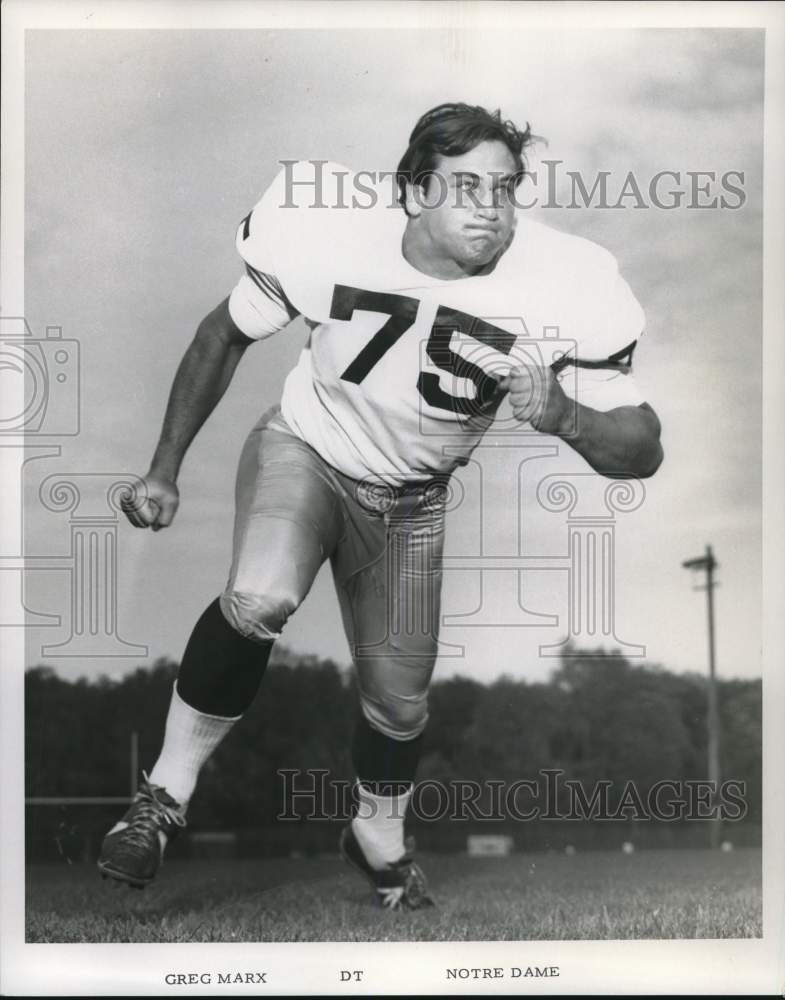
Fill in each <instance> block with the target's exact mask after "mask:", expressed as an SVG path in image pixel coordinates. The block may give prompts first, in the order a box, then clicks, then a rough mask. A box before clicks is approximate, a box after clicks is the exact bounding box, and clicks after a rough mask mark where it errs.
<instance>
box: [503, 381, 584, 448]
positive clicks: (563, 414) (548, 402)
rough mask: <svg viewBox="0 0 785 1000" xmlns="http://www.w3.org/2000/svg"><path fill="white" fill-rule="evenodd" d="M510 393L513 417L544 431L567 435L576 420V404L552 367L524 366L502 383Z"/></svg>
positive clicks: (544, 432)
mask: <svg viewBox="0 0 785 1000" xmlns="http://www.w3.org/2000/svg"><path fill="white" fill-rule="evenodd" d="M499 388H500V389H505V390H507V391H508V392H509V394H510V404H511V405H512V412H513V416H514V417H515V419H516V420H520V421H521V422H522V423H524V422H527V421H528V423H530V424H531V425H532V427H533V428H534V429H535V430H537V431H542V433H543V434H564V433H565V432H566V431H567V430H568V425H571V423H572V419H571V418H572V415H573V410H574V403H573V402H572V400H571V399H570V398H569V396H567V394H566V393H565V392H564V390H563V389H562V387H561V385H560V384H559V381H558V379H557V378H556V376H555V375H554V373H553V370H552V369H551V368H549V367H545V368H541V367H540V366H538V365H522V366H521V367H520V368H514V369H513V370H512V371H511V372H510V374H509V375H506V376H505V377H504V378H503V379H502V380H501V381H500V382H499Z"/></svg>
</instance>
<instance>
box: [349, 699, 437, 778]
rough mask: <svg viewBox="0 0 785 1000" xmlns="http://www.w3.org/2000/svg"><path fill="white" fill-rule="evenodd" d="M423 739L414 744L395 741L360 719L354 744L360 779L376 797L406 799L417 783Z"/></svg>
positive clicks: (355, 732) (412, 741)
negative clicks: (399, 797)
mask: <svg viewBox="0 0 785 1000" xmlns="http://www.w3.org/2000/svg"><path fill="white" fill-rule="evenodd" d="M422 739H423V738H422V734H420V736H415V738H414V739H413V740H394V739H391V738H390V737H389V736H385V735H384V733H380V732H379V731H378V730H377V729H373V728H372V727H371V725H370V724H369V722H368V720H367V719H366V718H365V716H364V715H363V716H360V719H359V720H358V722H357V726H356V728H355V730H354V742H353V744H352V762H353V764H354V770H355V773H356V775H357V777H358V779H359V780H360V782H362V784H363V785H364V786H365V788H367V789H368V791H369V792H371V793H372V794H373V795H402V794H403V793H404V792H405V791H407V789H408V788H409V786H410V785H411V784H412V783H413V781H414V775H415V773H416V771H417V764H418V763H419V760H420V754H421V753H422Z"/></svg>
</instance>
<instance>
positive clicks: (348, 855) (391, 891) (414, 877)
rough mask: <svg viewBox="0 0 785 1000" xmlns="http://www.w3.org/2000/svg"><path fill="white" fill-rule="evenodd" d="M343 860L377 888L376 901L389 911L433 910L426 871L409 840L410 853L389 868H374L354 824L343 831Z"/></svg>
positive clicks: (408, 848)
mask: <svg viewBox="0 0 785 1000" xmlns="http://www.w3.org/2000/svg"><path fill="white" fill-rule="evenodd" d="M339 846H340V850H341V856H342V857H343V859H344V860H345V861H348V863H349V864H350V865H351V866H352V867H353V868H356V869H357V871H358V872H360V873H361V874H362V875H364V876H365V877H366V878H367V879H368V881H369V882H370V883H371V885H372V886H373V888H374V890H375V893H376V899H377V900H378V902H379V903H380V904H381V906H383V907H384V908H385V909H388V910H420V909H422V908H423V907H426V906H433V905H434V902H433V900H432V899H431V897H430V895H429V894H428V883H427V882H426V880H425V875H423V872H422V869H421V868H420V866H419V865H417V864H415V862H414V860H413V859H412V851H413V850H414V841H413V840H412V839H411V838H408V839H407V845H406V846H407V852H406V854H404V855H403V857H402V858H399V859H398V860H397V861H393V862H391V863H389V864H388V865H387V867H386V868H372V867H371V865H369V864H368V860H367V859H366V857H365V854H364V853H363V849H362V847H361V846H360V843H359V841H358V840H357V837H356V836H355V834H354V830H353V829H352V826H351V823H350V824H349V826H346V827H344V829H343V830H342V831H341V839H340V842H339Z"/></svg>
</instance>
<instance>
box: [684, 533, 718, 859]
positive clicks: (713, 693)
mask: <svg viewBox="0 0 785 1000" xmlns="http://www.w3.org/2000/svg"><path fill="white" fill-rule="evenodd" d="M718 565H719V564H718V562H717V560H716V559H715V558H714V553H713V552H712V549H711V545H707V546H706V553H705V555H702V556H698V557H697V558H696V559H687V560H686V562H683V563H682V566H683V567H684V568H685V569H690V570H701V569H702V570H705V571H706V585H705V586H704V587H698V588H696V589H697V590H705V591H706V610H707V616H708V626H709V716H708V730H709V762H708V763H709V781H710V782H711V783H712V787H713V789H714V793H713V795H712V802H713V805H714V808H715V810H716V812H715V814H714V817H713V819H712V823H711V828H710V830H711V833H710V837H711V846H712V847H719V845H720V834H721V832H722V820H721V819H720V814H719V807H718V801H717V800H718V792H719V787H720V713H719V707H718V704H717V676H716V671H715V660H714V588H715V587H716V586H717V584H716V582H715V580H714V571H715V569H716V568H717V566H718Z"/></svg>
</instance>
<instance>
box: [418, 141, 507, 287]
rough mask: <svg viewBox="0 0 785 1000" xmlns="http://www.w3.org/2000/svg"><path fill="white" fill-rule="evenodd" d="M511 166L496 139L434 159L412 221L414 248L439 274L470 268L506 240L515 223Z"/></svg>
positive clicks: (474, 269)
mask: <svg viewBox="0 0 785 1000" xmlns="http://www.w3.org/2000/svg"><path fill="white" fill-rule="evenodd" d="M517 169H518V168H517V164H516V162H515V158H514V157H513V155H512V153H511V152H510V151H509V149H507V147H506V146H505V145H504V143H502V142H481V143H480V144H479V145H478V146H475V147H474V149H471V150H469V152H468V153H462V154H461V155H460V156H440V157H439V158H438V159H437V162H436V164H435V168H434V170H435V174H436V176H435V177H431V178H430V179H429V180H428V184H427V187H426V189H425V191H422V189H420V192H421V194H420V199H419V201H420V204H421V205H422V209H421V211H420V213H419V215H418V216H417V217H416V219H414V220H413V222H414V227H415V228H416V229H417V230H418V232H417V241H416V242H417V243H418V246H419V249H420V251H421V252H422V253H424V254H425V255H427V257H428V258H429V260H430V261H431V264H432V266H433V267H434V268H436V269H439V270H441V271H442V272H443V273H442V275H441V276H443V277H451V276H459V275H460V274H473V273H476V272H477V271H479V270H481V269H482V268H483V267H484V266H485V265H487V264H488V263H489V262H490V261H492V260H493V258H494V257H496V255H497V254H498V253H499V251H500V250H501V249H502V247H504V245H505V244H506V243H507V241H508V239H509V237H510V234H511V233H512V229H513V226H514V224H515V205H514V201H513V195H514V191H515V173H516V170H517ZM418 207H419V206H418Z"/></svg>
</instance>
